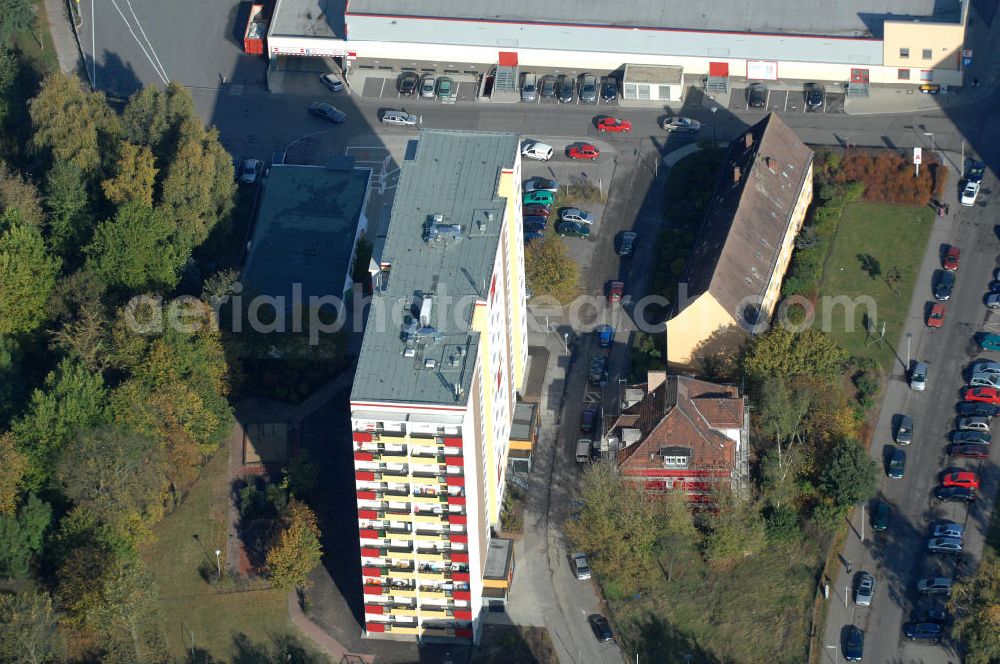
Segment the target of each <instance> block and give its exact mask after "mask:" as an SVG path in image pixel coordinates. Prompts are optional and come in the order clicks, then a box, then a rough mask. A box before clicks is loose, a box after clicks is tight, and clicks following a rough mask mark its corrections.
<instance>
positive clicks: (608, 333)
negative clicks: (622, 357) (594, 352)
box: [594, 325, 615, 348]
mask: <svg viewBox="0 0 1000 664" xmlns="http://www.w3.org/2000/svg"><path fill="white" fill-rule="evenodd" d="M594 332H596V333H597V345H598V346H600V347H601V348H611V344H613V343H614V342H615V328H613V327H611V326H610V325H598V326H597V329H596V330H594Z"/></svg>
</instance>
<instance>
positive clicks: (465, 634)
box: [455, 627, 472, 639]
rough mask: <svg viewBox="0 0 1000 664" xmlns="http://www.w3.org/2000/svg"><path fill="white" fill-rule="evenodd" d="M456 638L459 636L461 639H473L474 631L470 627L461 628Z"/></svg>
mask: <svg viewBox="0 0 1000 664" xmlns="http://www.w3.org/2000/svg"><path fill="white" fill-rule="evenodd" d="M455 636H457V637H458V638H460V639H471V638H472V629H471V628H468V627H459V628H458V629H456V630H455Z"/></svg>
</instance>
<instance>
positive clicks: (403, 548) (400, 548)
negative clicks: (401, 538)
mask: <svg viewBox="0 0 1000 664" xmlns="http://www.w3.org/2000/svg"><path fill="white" fill-rule="evenodd" d="M385 551H386V552H388V553H412V552H413V545H412V544H405V545H401V544H393V545H391V546H387V547H385ZM362 555H364V550H363V549H362Z"/></svg>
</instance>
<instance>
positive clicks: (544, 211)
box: [521, 203, 552, 218]
mask: <svg viewBox="0 0 1000 664" xmlns="http://www.w3.org/2000/svg"><path fill="white" fill-rule="evenodd" d="M521 214H523V215H524V216H526V217H546V218H547V217H548V216H549V215H550V214H552V206H550V205H542V204H541V203H531V204H529V205H522V206H521Z"/></svg>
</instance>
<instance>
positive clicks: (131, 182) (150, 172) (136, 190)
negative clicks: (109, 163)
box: [101, 141, 158, 208]
mask: <svg viewBox="0 0 1000 664" xmlns="http://www.w3.org/2000/svg"><path fill="white" fill-rule="evenodd" d="M120 150H121V154H120V155H119V157H118V163H117V165H116V166H115V176H114V177H113V178H110V179H108V180H105V181H104V182H102V183H101V188H102V189H103V190H104V197H105V198H107V199H108V200H109V201H110V202H112V203H114V204H115V205H124V204H125V203H131V202H137V203H142V204H143V205H144V206H145V207H147V208H151V207H153V185H154V183H155V182H156V173H157V170H158V169H157V168H156V166H155V165H154V164H153V151H152V150H150V149H149V147H148V146H138V145H133V144H132V143H129V142H127V141H125V142H122V144H121V146H120Z"/></svg>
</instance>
